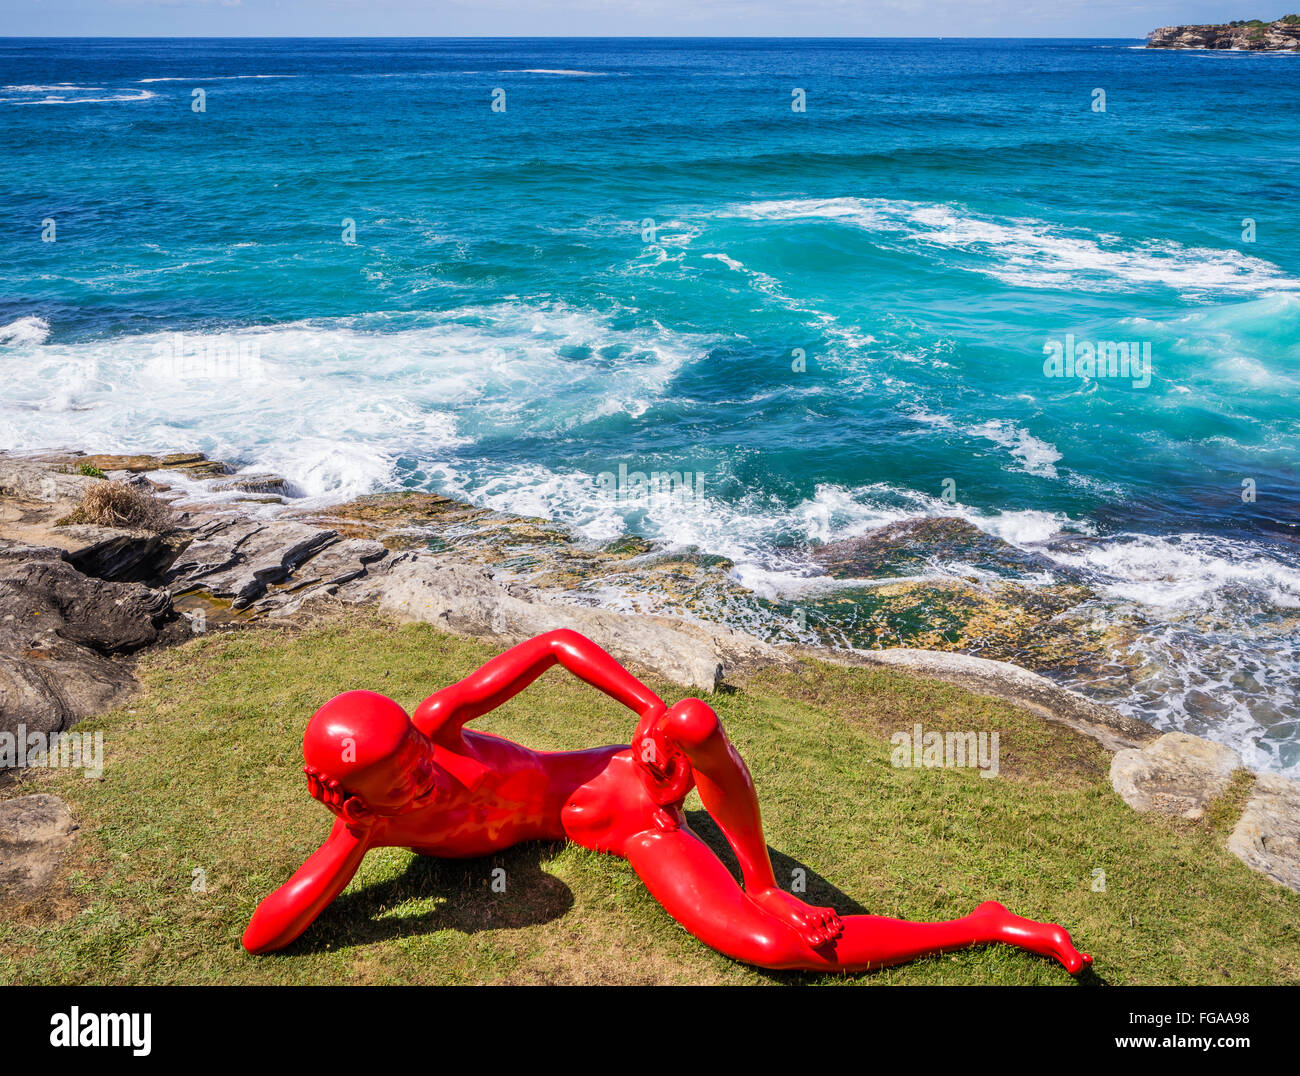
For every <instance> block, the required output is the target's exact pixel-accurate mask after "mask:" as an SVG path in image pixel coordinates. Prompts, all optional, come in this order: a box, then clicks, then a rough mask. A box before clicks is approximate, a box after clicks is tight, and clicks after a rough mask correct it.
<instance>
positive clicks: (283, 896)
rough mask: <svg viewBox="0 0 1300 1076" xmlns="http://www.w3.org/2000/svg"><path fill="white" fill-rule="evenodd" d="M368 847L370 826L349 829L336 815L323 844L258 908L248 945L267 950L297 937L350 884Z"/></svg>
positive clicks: (247, 932)
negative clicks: (335, 819) (332, 826)
mask: <svg viewBox="0 0 1300 1076" xmlns="http://www.w3.org/2000/svg"><path fill="white" fill-rule="evenodd" d="M370 846H371V830H370V829H369V828H364V829H362V828H358V827H350V826H349V825H348V824H347V823H346V822H345V821H344V820H343V819H341V818H340V819H338V820H337V821H336V822H335V823H334V828H333V829H332V830H331V831H330V835H329V837H327V838H326V840H325V843H324V844H322V845H321V846H320V848H318V849H317V850H316V851H315V852H313V853H312V855H311V857H310V858H309V859H308V860H307V862H306V863H304V864H303V865H302V866H301V867H299V868H298V870H297V871H295V872H294V875H293V877H292V878H290V879H289V880H288V881H287V882H285V883H284V885H282V886H280V888H279V889H277V890H276V891H275V892H274V893H272V894H271V895H270V896H268V897H267V898H266V899H265V900H263V901H262V903H261V904H259V905H258V906H257V910H256V911H255V912H254V913H253V918H252V919H251V920H249V923H248V929H246V930H245V931H244V948H245V949H247V950H248V951H249V952H250V953H269V952H271V951H272V950H274V949H282V948H284V947H285V946H286V945H288V944H289V943H290V942H291V941H293V940H294V939H295V938H296V937H298V935H299V934H301V933H302V932H303V931H304V930H306V929H307V928H308V927H309V926H311V924H312V922H313V921H314V920H315V918H316V917H317V916H318V915H320V913H321V912H322V911H324V910H325V907H326V905H328V904H329V903H330V901H332V900H333V899H334V898H335V897H337V896H338V895H339V894H340V893H342V892H343V890H344V889H346V888H347V884H348V882H350V881H352V876H353V875H354V874H356V872H357V868H358V867H359V866H361V860H362V858H363V857H364V856H365V854H366V851H367V849H369V848H370Z"/></svg>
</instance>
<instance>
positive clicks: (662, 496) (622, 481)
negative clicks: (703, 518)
mask: <svg viewBox="0 0 1300 1076" xmlns="http://www.w3.org/2000/svg"><path fill="white" fill-rule="evenodd" d="M596 485H597V486H598V487H599V489H600V491H601V492H602V493H603V494H605V495H606V496H608V497H612V498H613V499H614V500H616V501H618V502H619V503H620V504H625V503H629V502H631V503H635V504H649V503H651V502H663V501H689V500H698V499H700V498H702V497H703V496H704V475H703V474H701V473H700V472H699V471H651V472H650V473H649V474H646V472H644V471H632V472H629V471H628V469H627V464H626V463H620V464H619V465H618V473H617V474H615V473H614V472H613V471H603V472H601V473H600V474H598V475H597V476H596Z"/></svg>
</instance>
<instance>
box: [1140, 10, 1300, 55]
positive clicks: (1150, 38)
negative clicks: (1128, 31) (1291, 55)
mask: <svg viewBox="0 0 1300 1076" xmlns="http://www.w3.org/2000/svg"><path fill="white" fill-rule="evenodd" d="M1147 48H1149V49H1235V50H1238V51H1246V52H1298V51H1300V15H1283V16H1282V17H1281V18H1280V19H1278V20H1277V21H1276V22H1264V21H1263V20H1262V19H1248V20H1238V21H1237V22H1226V23H1221V24H1220V25H1218V26H1162V27H1160V29H1158V30H1152V31H1151V33H1149V34H1148V35H1147Z"/></svg>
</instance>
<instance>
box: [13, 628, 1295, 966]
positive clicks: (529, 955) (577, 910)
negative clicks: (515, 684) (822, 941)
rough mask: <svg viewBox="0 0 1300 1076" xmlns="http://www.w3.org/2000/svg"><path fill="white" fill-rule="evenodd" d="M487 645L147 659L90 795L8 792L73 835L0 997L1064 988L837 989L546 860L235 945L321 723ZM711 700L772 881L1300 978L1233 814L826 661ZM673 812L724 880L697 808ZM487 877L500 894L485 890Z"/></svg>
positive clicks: (109, 735) (287, 834) (393, 869)
mask: <svg viewBox="0 0 1300 1076" xmlns="http://www.w3.org/2000/svg"><path fill="white" fill-rule="evenodd" d="M495 652H496V648H494V647H492V646H490V645H488V644H485V643H482V642H476V641H468V640H465V639H461V638H455V637H451V636H447V635H443V634H440V633H438V632H437V631H435V630H433V629H431V628H429V627H427V626H424V625H411V626H407V627H402V628H395V627H392V626H390V625H388V624H385V623H382V622H379V621H374V620H368V619H355V620H351V621H348V622H343V623H337V624H327V625H324V626H320V627H316V628H313V629H311V630H308V631H303V632H299V633H288V632H274V631H250V632H237V633H230V634H214V635H210V636H208V637H205V638H197V639H195V640H194V641H192V642H189V643H186V644H185V645H183V646H180V647H177V648H173V649H170V650H165V651H158V652H153V653H151V654H149V655H148V656H147V657H146V658H145V659H144V660H143V662H142V666H141V669H140V676H141V680H142V682H143V685H144V690H143V693H142V695H141V696H140V697H139V698H138V699H136V700H135V701H134V702H133V703H132V704H131V705H130V707H129V708H127V709H124V710H119V711H117V712H114V713H110V714H106V715H104V716H102V717H99V718H96V719H93V720H92V721H89V722H86V723H84V724H82V725H81V726H79V728H80V730H81V731H93V730H97V729H98V730H102V731H103V732H104V735H105V740H106V749H105V768H104V775H103V778H102V780H97V781H96V780H86V779H84V778H83V777H82V776H81V775H80V773H79V772H77V771H55V770H42V771H28V773H27V775H26V776H25V777H24V779H23V780H22V781H20V782H18V783H17V784H15V785H13V786H11V787H9V788H8V789H5V790H4V791H3V792H0V796H3V797H6V798H7V797H10V796H15V795H22V794H26V793H30V792H50V793H53V794H56V795H58V796H61V797H62V798H63V799H64V800H65V801H67V803H68V804H69V806H70V807H71V809H72V811H73V812H74V814H75V815H76V817H77V819H78V821H79V822H80V824H81V831H80V833H79V835H78V839H77V842H76V845H75V846H74V849H73V852H72V853H71V855H70V857H69V860H68V862H67V863H66V864H65V868H64V872H63V876H62V877H61V879H60V881H59V883H58V884H56V885H55V886H53V887H52V888H51V889H50V890H49V891H48V892H47V893H46V895H44V896H43V897H42V898H41V899H40V900H39V901H38V902H35V903H32V904H26V905H14V904H10V906H8V907H5V908H3V909H0V911H2V912H3V914H2V915H0V982H3V983H46V984H50V983H110V984H117V983H168V984H170V983H425V984H450V983H505V982H525V983H732V984H740V983H761V982H793V981H821V982H827V983H834V982H844V981H857V982H864V983H968V984H981V983H983V984H1038V983H1043V984H1048V983H1057V984H1068V983H1070V982H1071V981H1072V980H1071V979H1070V977H1069V976H1068V975H1066V973H1065V972H1064V971H1062V970H1061V969H1060V968H1059V967H1058V966H1056V965H1055V964H1053V963H1051V962H1049V961H1047V960H1043V959H1040V958H1036V957H1032V956H1029V955H1027V954H1024V953H1021V952H1018V951H1014V950H1012V949H1010V948H1006V947H1001V946H991V947H986V948H981V949H975V950H970V951H966V952H960V953H956V954H950V955H946V956H942V957H936V958H931V959H927V960H922V961H917V962H915V963H913V964H910V965H905V966H902V967H898V968H893V969H887V970H885V971H882V972H878V973H875V974H867V975H857V976H850V977H830V976H811V975H792V974H776V973H767V972H763V971H759V970H755V969H752V968H748V967H746V966H744V965H741V964H738V963H736V962H734V961H732V960H729V959H727V958H725V957H723V956H721V955H719V954H717V953H714V952H712V951H711V950H709V949H707V948H706V947H705V946H703V945H702V944H700V943H699V942H697V941H696V940H695V939H694V938H692V937H691V936H690V935H688V934H687V933H686V932H685V931H684V930H682V929H681V928H680V927H678V926H677V925H676V924H675V923H674V922H673V921H672V920H671V919H670V918H669V917H668V915H667V914H666V913H665V912H664V911H663V910H662V909H661V908H660V907H659V906H658V905H657V904H656V903H655V902H654V900H653V899H651V897H650V896H649V895H648V894H647V893H646V891H645V889H644V888H643V887H642V885H641V884H640V881H639V880H638V879H637V877H636V875H635V874H634V873H633V872H632V870H631V869H630V868H629V867H628V866H627V864H625V863H624V862H622V861H621V860H617V859H615V858H613V857H609V856H602V855H599V854H596V853H593V852H589V851H586V850H584V849H581V848H578V847H576V846H567V845H563V844H535V845H527V846H520V847H517V848H515V849H512V850H510V851H509V852H508V853H506V854H504V855H500V856H497V857H494V858H492V859H490V860H471V861H435V860H431V859H426V858H421V857H417V856H415V855H413V854H412V853H410V852H408V851H405V850H401V849H386V850H382V851H378V852H372V853H371V854H370V856H369V857H368V858H367V859H366V861H365V863H364V864H363V866H362V869H361V871H360V872H359V874H358V875H357V877H356V879H355V880H354V881H353V883H352V884H351V885H350V886H349V888H348V889H347V891H346V892H345V893H344V894H343V895H342V896H341V897H340V898H339V899H338V900H337V901H335V903H334V904H333V905H332V906H331V907H330V908H329V909H328V910H327V911H326V912H325V914H324V915H322V916H321V918H320V919H319V920H318V921H317V922H316V924H314V925H313V927H312V928H311V929H310V930H309V931H308V932H307V933H306V934H305V935H304V936H303V937H302V938H300V939H299V940H298V941H297V942H296V943H295V944H294V945H293V946H291V947H290V948H289V949H287V950H286V951H284V952H283V953H281V954H277V955H273V956H268V957H253V956H249V955H248V954H247V953H245V952H244V951H243V949H242V948H241V947H240V945H239V937H240V934H241V933H242V931H243V928H244V926H245V924H246V923H247V921H248V917H249V915H250V914H251V912H252V910H253V908H254V907H255V905H256V903H257V901H258V900H259V899H260V898H261V897H262V896H264V895H265V894H266V893H268V892H269V891H270V890H272V889H273V888H275V887H276V886H278V885H279V884H281V883H282V882H283V881H284V880H285V879H286V878H288V876H289V875H290V874H291V873H292V871H293V870H294V869H296V867H297V866H298V865H299V864H300V863H301V862H302V860H303V859H304V858H305V857H306V856H307V855H309V854H310V853H311V852H312V851H313V850H314V848H315V847H316V846H317V844H318V842H319V841H320V840H321V839H322V838H323V837H324V836H325V834H326V832H327V831H328V829H329V824H330V818H329V815H328V813H327V812H326V811H325V809H324V808H323V807H321V806H320V805H319V804H317V803H316V802H315V801H313V800H312V799H310V797H308V795H307V793H306V788H305V781H304V779H303V777H302V774H301V771H300V768H299V767H300V765H301V757H300V743H301V736H302V731H303V727H304V725H305V723H306V721H307V719H308V717H309V716H310V715H311V713H312V712H313V711H314V710H315V709H316V708H317V707H318V706H319V705H320V704H321V703H322V702H324V701H325V700H326V699H328V698H330V697H331V696H333V695H335V694H337V693H339V692H342V691H345V690H348V689H351V688H357V687H366V688H371V689H374V690H378V691H381V692H383V693H385V694H387V695H390V696H392V697H393V698H396V699H397V700H398V701H399V702H401V703H402V704H403V705H405V706H407V707H408V709H409V708H411V707H414V706H415V705H416V704H417V703H418V702H419V701H420V700H421V699H422V698H423V697H425V696H426V695H428V694H429V693H431V692H432V691H433V690H435V689H437V688H438V687H440V686H442V685H444V684H446V683H449V682H451V681H453V680H455V679H457V678H459V677H461V676H463V675H465V674H466V673H468V672H469V671H471V670H472V669H473V668H475V667H476V666H477V665H479V664H480V663H481V662H483V661H484V660H486V659H487V658H488V657H490V656H491V655H492V654H493V653H495ZM653 686H654V687H655V688H656V690H658V691H659V692H660V693H661V694H663V695H665V697H668V698H670V699H672V698H677V697H680V696H681V694H682V691H681V690H680V689H676V688H674V687H672V686H671V685H666V684H654V685H653ZM710 702H711V703H712V704H713V705H714V706H715V708H716V709H717V710H718V712H719V714H720V715H721V717H722V720H723V721H724V723H725V725H726V727H727V730H728V732H729V734H730V736H731V737H732V739H733V740H734V742H735V743H736V745H737V746H738V748H739V749H740V751H741V753H742V754H743V755H744V757H745V759H746V760H747V761H748V764H749V766H750V769H751V770H752V772H753V775H754V779H755V782H756V784H757V786H758V790H759V796H760V800H761V802H762V805H763V811H764V819H765V824H766V833H767V838H768V842H769V844H770V845H771V846H772V849H773V862H774V865H775V867H776V871H777V876H778V878H784V879H788V878H790V877H791V872H792V870H793V869H794V868H796V867H803V868H805V869H806V871H807V878H808V899H810V900H812V901H814V902H817V903H830V904H834V905H835V906H836V907H837V908H838V909H839V910H840V911H841V912H854V911H868V912H872V913H876V914H882V915H892V916H898V917H902V918H909V919H943V918H952V917H956V916H960V915H963V914H965V913H966V912H968V911H969V910H970V909H971V908H972V907H973V906H974V905H975V904H976V903H978V902H979V901H981V900H985V899H996V900H1000V901H1002V902H1003V903H1005V904H1007V905H1008V906H1009V907H1010V908H1011V909H1012V910H1013V911H1017V912H1019V913H1020V914H1023V915H1028V916H1032V917H1035V918H1041V919H1051V920H1055V921H1057V922H1060V923H1062V924H1063V925H1065V926H1066V927H1067V928H1068V929H1069V930H1070V931H1071V933H1072V934H1073V936H1074V938H1075V940H1076V942H1077V943H1078V945H1079V947H1080V948H1081V949H1084V950H1087V951H1089V952H1091V953H1092V954H1093V957H1094V959H1095V962H1096V963H1095V967H1096V973H1097V975H1096V977H1093V978H1092V979H1090V980H1089V981H1091V982H1097V981H1098V979H1100V980H1101V981H1105V982H1109V983H1115V984H1162V983H1214V984H1240V983H1297V982H1300V894H1296V893H1292V892H1290V891H1288V890H1286V889H1284V888H1282V887H1280V886H1278V885H1275V884H1274V883H1272V882H1271V881H1269V880H1268V879H1267V878H1265V877H1262V876H1261V875H1259V874H1257V873H1255V872H1253V871H1251V870H1249V869H1247V868H1246V867H1245V866H1244V865H1243V864H1242V863H1240V862H1239V861H1238V860H1236V859H1235V858H1233V857H1232V856H1231V855H1230V854H1229V853H1228V852H1227V851H1226V850H1225V849H1224V847H1223V842H1224V838H1225V836H1226V831H1225V829H1224V826H1227V827H1229V828H1230V827H1231V825H1232V820H1233V819H1235V817H1236V812H1235V811H1232V810H1224V811H1210V812H1208V813H1207V816H1206V820H1205V821H1203V822H1199V823H1190V822H1184V821H1178V820H1171V819H1169V818H1164V817H1159V816H1154V815H1140V814H1137V813H1136V812H1134V811H1133V810H1131V809H1130V808H1129V807H1128V806H1126V805H1125V804H1124V803H1123V802H1122V801H1121V800H1120V799H1119V797H1118V796H1116V795H1115V793H1114V792H1113V791H1112V789H1111V787H1110V783H1109V781H1108V779H1107V769H1108V765H1109V756H1108V755H1107V754H1106V752H1105V751H1103V750H1102V749H1101V748H1100V747H1099V746H1097V745H1096V744H1095V743H1094V742H1093V741H1092V740H1090V739H1087V738H1086V737H1083V736H1081V735H1079V734H1077V733H1074V732H1072V731H1070V730H1068V729H1065V728H1062V727H1059V726H1055V725H1050V724H1047V723H1045V722H1044V721H1042V720H1041V719H1040V718H1038V717H1035V716H1033V715H1031V714H1028V713H1026V712H1024V711H1020V710H1017V709H1015V708H1013V707H1010V706H1008V705H1007V704H1005V703H1001V702H998V701H995V700H991V699H988V698H984V697H981V696H977V695H973V694H970V693H969V692H966V691H964V690H962V689H960V688H957V687H953V686H948V685H944V684H939V683H935V682H932V681H924V680H918V679H915V678H913V677H911V676H908V675H906V674H902V673H893V672H884V671H874V670H863V669H847V668H839V667H834V666H829V665H823V664H820V663H805V664H801V665H800V666H799V667H798V668H797V669H796V670H795V671H793V672H769V673H764V674H761V675H759V676H756V677H755V678H753V679H751V680H749V681H747V682H746V683H745V684H743V685H742V686H741V687H740V688H738V689H736V690H733V691H730V692H728V693H724V694H720V695H717V696H715V697H713V698H712V699H711V700H710ZM917 722H920V723H921V724H922V725H923V726H924V727H925V729H926V730H939V731H943V730H954V731H976V732H978V731H981V730H988V731H993V730H996V731H998V732H999V736H1000V754H1001V759H1000V763H1001V766H1000V768H1001V773H1000V776H998V777H997V778H996V779H993V780H989V779H984V778H981V777H980V775H979V772H978V771H977V770H974V769H903V768H895V767H893V766H891V764H890V753H891V750H892V748H891V745H890V742H889V736H890V734H891V733H892V732H896V731H902V730H909V729H911V727H912V726H913V725H914V724H915V723H917ZM632 725H633V718H632V715H631V714H629V713H628V712H626V711H624V710H622V709H621V708H620V707H618V706H617V705H616V704H614V703H613V702H611V701H610V700H608V699H607V698H605V697H604V696H603V695H601V694H600V693H599V692H597V691H596V690H595V689H593V688H589V687H587V686H586V685H584V684H580V683H578V682H576V681H574V680H572V679H571V678H569V677H567V675H566V674H564V673H563V672H561V671H559V670H552V671H551V672H549V673H547V675H546V676H545V677H544V678H543V679H542V681H540V682H539V683H538V684H536V685H534V686H533V687H532V688H530V689H529V690H528V691H526V692H525V693H524V694H522V695H521V696H519V697H518V698H516V699H514V700H512V701H511V702H510V703H509V704H508V705H507V706H505V707H503V708H502V709H501V710H498V711H497V712H495V713H493V714H491V715H489V716H487V717H486V718H483V719H481V720H480V721H479V722H478V723H477V724H476V726H475V727H481V728H484V729H486V730H488V731H493V732H498V733H501V734H503V735H506V736H510V737H512V738H515V739H518V740H520V741H521V742H523V743H525V744H528V745H529V746H533V747H537V748H542V749H551V750H554V749H566V748H577V747H587V746H592V745H596V744H603V743H623V742H626V740H627V738H628V736H629V735H630V732H631V729H632ZM687 808H688V811H689V812H690V813H691V821H692V825H693V826H695V827H696V828H697V829H698V830H699V831H700V832H701V833H702V834H703V835H704V836H706V838H707V839H709V840H710V841H711V843H713V844H714V847H715V848H717V849H718V850H720V851H721V852H722V854H723V857H724V860H726V861H727V862H729V863H731V862H732V859H731V856H730V853H729V852H728V851H727V850H726V846H725V842H723V841H722V839H721V836H720V834H718V832H717V831H716V829H714V828H713V827H712V825H711V824H710V823H709V820H708V817H707V815H705V814H704V813H703V812H702V811H701V810H700V806H699V801H698V797H697V796H696V795H694V794H692V797H691V799H690V800H688V802H687ZM1224 819H1226V822H1225V821H1224ZM496 867H502V868H504V869H505V871H506V879H507V885H506V891H505V892H504V893H496V892H493V891H492V888H491V886H490V880H491V875H492V871H493V869H494V868H496ZM1099 870H1100V871H1104V872H1105V888H1104V891H1100V890H1097V889H1096V884H1097V882H1096V880H1097V875H1096V874H1095V873H1094V872H1096V871H1099ZM196 871H201V872H202V874H201V875H196V874H195V873H194V872H196ZM200 880H201V881H202V882H203V885H202V886H199V885H198V882H199V881H200Z"/></svg>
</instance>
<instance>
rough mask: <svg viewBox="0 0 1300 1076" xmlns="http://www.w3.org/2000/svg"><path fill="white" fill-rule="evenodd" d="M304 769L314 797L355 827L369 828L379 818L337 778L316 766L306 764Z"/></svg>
mask: <svg viewBox="0 0 1300 1076" xmlns="http://www.w3.org/2000/svg"><path fill="white" fill-rule="evenodd" d="M302 770H303V773H305V774H306V775H307V791H308V792H310V793H311V795H312V797H313V798H314V799H318V800H320V801H321V803H323V804H325V806H326V807H328V808H329V809H330V810H331V811H333V812H334V813H335V814H336V815H338V816H339V817H340V818H341V819H343V821H344V822H346V823H347V824H348V825H349V826H350V827H352V828H353V829H357V830H366V829H369V828H370V827H371V826H373V825H374V824H375V822H376V821H377V820H378V816H377V815H376V814H375V813H374V812H373V811H372V810H370V808H369V807H367V806H366V805H365V804H364V803H363V802H362V801H361V800H360V799H359V798H358V797H357V796H354V795H352V794H350V793H349V792H348V791H347V789H345V788H344V787H343V786H342V785H341V784H339V782H338V779H337V778H334V777H330V776H328V775H327V774H323V773H321V772H320V771H319V770H317V769H316V768H315V767H314V766H304V767H303V768H302Z"/></svg>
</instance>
